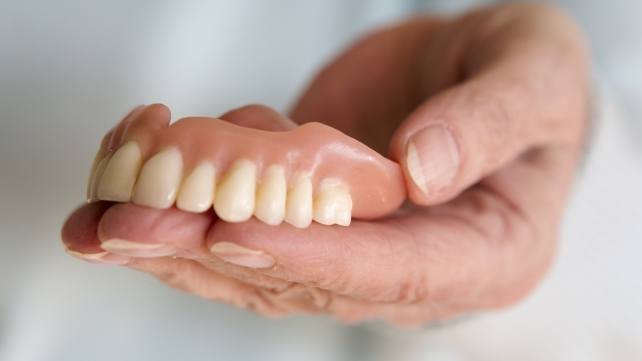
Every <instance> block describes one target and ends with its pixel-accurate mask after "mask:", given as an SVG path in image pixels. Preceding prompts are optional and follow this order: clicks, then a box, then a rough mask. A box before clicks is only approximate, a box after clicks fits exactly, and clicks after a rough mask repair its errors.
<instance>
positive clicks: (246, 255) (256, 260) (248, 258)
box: [210, 242, 275, 268]
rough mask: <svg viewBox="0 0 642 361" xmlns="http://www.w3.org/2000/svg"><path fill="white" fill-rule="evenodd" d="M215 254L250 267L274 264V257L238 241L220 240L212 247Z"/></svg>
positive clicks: (263, 266) (211, 250)
mask: <svg viewBox="0 0 642 361" xmlns="http://www.w3.org/2000/svg"><path fill="white" fill-rule="evenodd" d="M210 252H212V254H214V255H215V256H217V257H219V258H221V259H223V260H225V261H227V262H229V263H232V264H235V265H237V266H243V267H249V268H270V267H272V266H274V263H275V261H274V258H272V256H270V255H269V254H267V253H265V252H263V251H257V250H254V249H249V248H245V247H241V246H239V245H238V244H236V243H231V242H218V243H214V245H213V246H212V247H211V248H210Z"/></svg>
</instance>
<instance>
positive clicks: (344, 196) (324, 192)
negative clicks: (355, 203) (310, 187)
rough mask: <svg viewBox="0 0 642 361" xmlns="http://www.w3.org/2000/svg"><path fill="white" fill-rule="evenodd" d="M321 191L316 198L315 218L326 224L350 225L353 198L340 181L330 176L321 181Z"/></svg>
mask: <svg viewBox="0 0 642 361" xmlns="http://www.w3.org/2000/svg"><path fill="white" fill-rule="evenodd" d="M320 188H321V191H320V192H319V194H318V195H317V197H316V198H315V200H314V220H315V221H316V222H317V223H321V224H325V225H328V226H329V225H333V224H339V225H341V226H349V225H350V219H351V218H352V198H351V197H350V193H349V192H348V190H347V188H346V187H345V186H343V185H342V184H341V182H340V181H338V180H335V179H332V178H328V179H324V180H323V181H322V182H321V187H320Z"/></svg>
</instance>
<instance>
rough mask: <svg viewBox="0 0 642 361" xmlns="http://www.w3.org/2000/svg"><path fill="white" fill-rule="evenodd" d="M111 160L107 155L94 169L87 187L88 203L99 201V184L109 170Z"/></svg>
mask: <svg viewBox="0 0 642 361" xmlns="http://www.w3.org/2000/svg"><path fill="white" fill-rule="evenodd" d="M110 159H111V155H110V154H107V155H105V156H104V158H102V159H100V160H98V159H97V160H98V162H97V163H96V164H95V165H94V167H92V171H91V175H90V176H89V184H88V185H87V202H93V201H96V200H98V199H99V198H98V183H99V182H100V178H101V177H102V176H103V173H104V172H105V168H107V163H109V160H110Z"/></svg>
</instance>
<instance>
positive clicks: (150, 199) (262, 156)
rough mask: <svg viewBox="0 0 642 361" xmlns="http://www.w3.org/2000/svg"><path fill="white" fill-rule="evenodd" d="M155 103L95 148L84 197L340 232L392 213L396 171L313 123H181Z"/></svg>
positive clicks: (399, 183)
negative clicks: (283, 127)
mask: <svg viewBox="0 0 642 361" xmlns="http://www.w3.org/2000/svg"><path fill="white" fill-rule="evenodd" d="M169 121H170V115H169V110H168V109H167V108H166V107H164V106H162V105H150V106H147V107H139V108H137V109H135V110H134V111H132V113H130V114H129V115H128V116H127V117H125V119H123V120H122V121H121V122H120V123H119V124H118V125H117V126H116V127H115V128H114V129H112V130H111V131H110V132H109V133H108V134H107V135H106V136H105V137H104V138H103V141H102V143H101V146H100V149H99V151H98V154H97V155H96V158H95V160H94V163H93V166H92V169H91V173H90V177H89V183H88V186H87V199H88V201H90V202H93V201H97V200H104V201H113V202H132V203H134V204H138V205H141V206H146V207H151V208H157V209H166V208H170V207H174V206H175V207H177V208H179V209H181V210H184V211H187V212H194V213H200V212H205V211H209V210H211V209H213V210H214V212H215V213H216V214H217V216H218V217H219V218H220V219H222V220H223V221H226V222H244V221H247V220H248V219H250V218H251V217H255V218H257V219H258V220H260V221H262V222H264V223H266V224H269V225H279V224H281V223H283V222H285V223H288V224H290V225H292V226H294V227H297V228H306V227H308V226H309V225H310V224H311V222H312V221H314V222H317V223H320V224H323V225H340V226H348V225H349V224H350V222H351V219H352V218H353V217H354V218H358V219H375V218H379V217H383V216H385V215H387V214H389V213H391V212H393V211H395V210H396V209H397V208H399V206H400V205H401V203H402V202H403V201H404V199H405V197H406V193H405V185H404V181H403V178H402V173H401V170H400V168H399V165H398V164H397V163H395V162H393V161H391V160H389V159H387V158H385V157H383V156H382V155H380V154H379V153H377V152H375V151H374V150H372V149H370V148H369V147H367V146H366V145H364V144H362V143H360V142H359V141H357V140H355V139H353V138H351V137H349V136H347V135H345V134H343V133H341V132H340V131H338V130H336V129H334V128H331V127H329V126H326V125H323V124H320V123H306V124H303V125H301V126H299V127H297V128H294V129H292V130H287V131H267V130H261V129H253V128H246V127H241V126H238V125H235V124H232V123H230V122H228V121H225V120H221V119H216V118H203V117H189V118H183V119H180V120H178V121H176V122H174V123H173V124H171V125H170V122H169Z"/></svg>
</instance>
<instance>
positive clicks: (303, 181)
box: [285, 175, 312, 228]
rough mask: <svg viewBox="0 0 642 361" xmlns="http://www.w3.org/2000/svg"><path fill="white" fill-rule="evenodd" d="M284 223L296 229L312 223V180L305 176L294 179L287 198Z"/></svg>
mask: <svg viewBox="0 0 642 361" xmlns="http://www.w3.org/2000/svg"><path fill="white" fill-rule="evenodd" d="M285 221H286V222H288V223H290V224H291V225H293V226H295V227H297V228H306V227H307V226H309V225H310V223H311V222H312V180H311V179H310V177H309V176H307V175H301V176H299V177H297V178H296V180H295V182H294V186H293V187H292V189H290V192H288V196H287V203H286V211H285Z"/></svg>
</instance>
